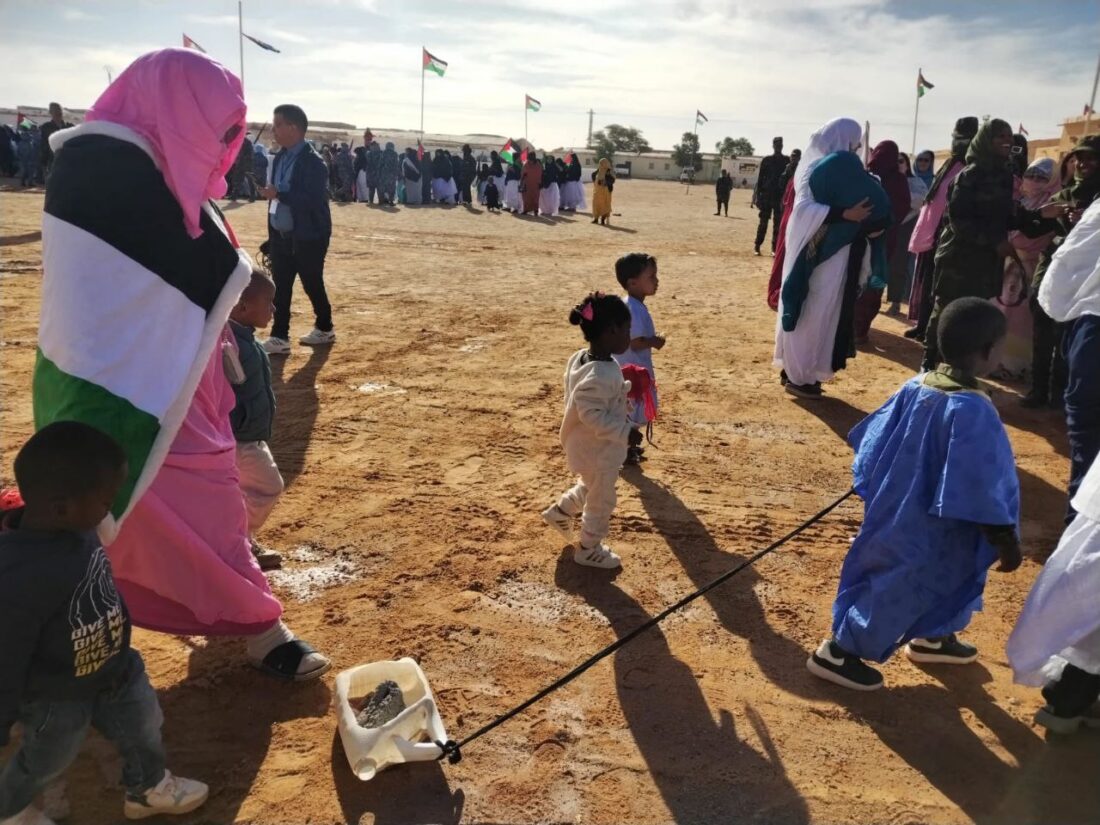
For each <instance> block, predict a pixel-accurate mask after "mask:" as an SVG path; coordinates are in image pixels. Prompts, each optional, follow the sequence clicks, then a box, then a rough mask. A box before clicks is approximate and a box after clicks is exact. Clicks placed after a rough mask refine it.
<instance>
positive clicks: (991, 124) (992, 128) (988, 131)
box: [966, 118, 1012, 171]
mask: <svg viewBox="0 0 1100 825" xmlns="http://www.w3.org/2000/svg"><path fill="white" fill-rule="evenodd" d="M1002 130H1004V131H1006V132H1008V133H1009V134H1012V127H1011V126H1009V125H1008V124H1007V123H1005V122H1004V121H1003V120H998V119H997V118H993V119H992V120H987V121H986V122H985V123H983V124H982V125H981V128H980V129H978V134H976V135H974V139H973V140H972V141H970V148H969V149H967V150H966V163H967V165H971V164H973V165H974V166H977V167H978V168H980V169H985V170H987V171H993V170H997V169H1000V168H1002V167H1004V168H1008V163H1009V160H1008V158H1002V157H1001V156H1000V155H998V154H997V153H996V152H994V151H993V135H995V134H996V133H997V132H999V131H1002Z"/></svg>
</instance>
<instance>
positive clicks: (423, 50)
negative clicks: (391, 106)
mask: <svg viewBox="0 0 1100 825" xmlns="http://www.w3.org/2000/svg"><path fill="white" fill-rule="evenodd" d="M426 51H427V49H425V48H424V47H423V46H421V52H420V139H421V140H423V139H424V52H426Z"/></svg>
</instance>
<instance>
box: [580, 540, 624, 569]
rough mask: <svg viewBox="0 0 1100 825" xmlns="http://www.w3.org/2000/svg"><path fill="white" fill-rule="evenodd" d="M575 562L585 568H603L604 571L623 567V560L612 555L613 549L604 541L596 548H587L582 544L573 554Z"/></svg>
mask: <svg viewBox="0 0 1100 825" xmlns="http://www.w3.org/2000/svg"><path fill="white" fill-rule="evenodd" d="M573 561H575V562H576V563H577V564H583V565H584V566H585V567H601V568H603V569H604V570H614V569H615V568H617V567H622V566H623V562H622V559H620V558H619V557H618V556H617V555H615V554H614V553H612V552H611V548H610V547H608V546H607V545H606V544H604V543H603V542H602V541H601V542H600V543H599V544H597V545H596V546H595V547H585V546H584V545H583V544H582V545H581V546H580V547H578V548H577V549H576V551H575V552H574V553H573Z"/></svg>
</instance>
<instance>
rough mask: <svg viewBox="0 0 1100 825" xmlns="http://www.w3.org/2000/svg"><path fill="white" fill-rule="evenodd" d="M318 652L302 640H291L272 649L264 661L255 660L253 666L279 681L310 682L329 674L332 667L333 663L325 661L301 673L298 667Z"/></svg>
mask: <svg viewBox="0 0 1100 825" xmlns="http://www.w3.org/2000/svg"><path fill="white" fill-rule="evenodd" d="M316 652H317V651H316V650H314V649H313V647H312V646H311V645H310V644H309V643H308V642H303V641H302V640H301V639H291V640H290V641H289V642H283V643H282V644H281V645H279V646H278V647H275V648H272V649H271V651H270V652H269V653H268V654H267V655H266V656H264V658H263V661H259V662H257V661H255V660H253V662H252V665H253V666H254V667H256V668H259V669H260V670H262V671H263V672H264V673H266V674H268V675H269V676H274V677H276V678H278V679H286V680H287V681H291V682H308V681H309V680H311V679H316V678H317V677H318V676H321V675H322V674H325V673H328V671H329V668H331V667H332V662H330V661H329V660H328V659H325V662H324V664H322V665H320V666H319V667H316V668H314V669H313V670H307V671H306V672H305V673H299V672H298V666H299V665H300V664H301V663H302V659H304V658H305V657H306V656H308V655H309V654H310V653H316Z"/></svg>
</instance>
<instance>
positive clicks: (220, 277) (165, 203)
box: [33, 123, 252, 541]
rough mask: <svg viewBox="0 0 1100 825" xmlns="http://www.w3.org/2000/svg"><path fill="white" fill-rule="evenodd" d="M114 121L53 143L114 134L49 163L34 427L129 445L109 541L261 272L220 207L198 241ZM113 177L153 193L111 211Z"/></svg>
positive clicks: (207, 210)
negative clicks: (89, 431)
mask: <svg viewBox="0 0 1100 825" xmlns="http://www.w3.org/2000/svg"><path fill="white" fill-rule="evenodd" d="M109 125H110V124H99V123H84V124H81V125H80V126H77V127H75V128H73V129H69V130H67V131H63V132H60V133H58V134H57V135H56V136H55V138H54V141H53V142H52V145H53V148H54V149H55V150H56V149H59V148H60V146H61V144H62V143H67V142H68V141H70V140H72V139H73V138H75V137H79V136H82V135H109V136H110V137H113V138H118V139H115V140H101V141H91V142H87V143H86V142H83V141H78V142H77V143H78V145H76V146H71V148H69V149H65V150H64V151H59V152H58V153H57V156H56V160H55V161H54V166H53V169H52V171H51V172H50V177H51V180H52V181H55V182H56V187H54V188H51V190H50V195H49V197H48V198H47V199H46V205H45V212H44V213H43V215H42V270H43V278H42V295H41V307H42V311H41V318H40V321H39V327H38V352H37V359H36V363H35V368H34V382H33V394H34V423H35V428H36V429H41V428H42V427H45V426H46V425H47V424H51V423H53V422H54V421H81V422H83V423H85V424H88V425H90V426H93V427H95V428H96V429H98V430H101V431H103V432H104V433H107V434H108V435H110V436H112V437H113V438H114V439H115V440H116V441H117V442H118V443H119V444H120V445H121V446H122V448H123V449H124V450H125V452H126V457H127V460H128V463H129V474H128V476H127V478H126V481H125V483H124V485H123V487H122V490H121V491H120V492H119V494H118V497H117V498H116V499H115V500H114V502H113V504H112V507H111V515H110V516H108V518H107V519H106V520H105V522H104V524H103V525H101V527H100V533H101V535H102V538H103V539H104V540H105V541H111V540H112V539H113V538H114V537H115V535H116V533H117V530H118V527H119V524H120V523H121V522H122V520H123V519H124V518H125V517H126V515H127V514H128V513H129V512H131V511H132V509H133V507H134V505H135V504H137V502H138V501H139V500H140V499H141V497H142V495H143V494H144V493H145V492H146V491H147V490H148V489H149V486H150V485H151V484H152V482H153V479H154V478H155V476H156V475H157V472H158V471H159V470H160V468H161V466H162V465H163V464H164V460H165V458H166V457H167V456H168V451H169V448H170V447H171V445H172V442H173V441H174V440H175V437H176V435H177V433H178V432H179V429H180V426H181V424H182V423H183V420H184V417H185V416H186V414H187V410H188V408H189V407H190V406H191V402H192V399H193V397H194V394H195V389H196V388H197V387H198V385H199V382H200V380H201V379H202V377H203V374H204V373H205V372H206V370H207V368H208V366H209V365H210V364H211V363H212V356H214V354H215V353H217V352H218V348H219V346H220V344H221V341H222V335H223V330H224V328H225V324H226V320H227V319H228V318H229V312H230V310H231V309H232V308H233V305H234V304H235V303H236V302H237V297H238V296H239V295H240V294H241V290H242V289H244V287H245V286H247V284H248V280H249V278H250V276H251V271H252V267H251V264H250V262H249V260H248V256H247V255H245V254H244V253H242V252H241V251H240V250H239V249H237V245H236V243H235V242H234V241H233V240H232V233H231V232H230V231H229V230H228V227H226V228H225V229H223V228H222V227H223V226H224V223H223V222H222V220H221V217H220V215H219V214H218V213H217V211H216V210H215V209H214V207H213V206H211V205H209V204H208V205H207V206H205V207H204V213H203V214H201V215H200V226H201V229H202V230H203V235H202V237H201V240H194V239H192V238H191V237H190V235H189V234H188V232H187V229H186V227H185V226H184V224H183V219H182V216H181V212H180V207H179V204H178V202H177V201H176V199H175V197H174V196H173V195H172V193H171V192H170V191H169V189H168V188H167V187H166V186H165V184H164V181H163V180H162V179H161V176H160V173H159V172H157V169H156V166H155V161H154V160H153V158H152V157H151V156H149V154H148V150H147V149H145V148H143V146H144V142H139V141H140V138H138V136H137V135H133V134H132V133H130V134H131V136H130V137H127V136H125V135H122V136H120V135H119V134H117V132H118V130H120V129H121V130H122V131H123V132H127V130H125V129H122V127H114V129H115V131H114V132H111V131H108V129H107V126H109ZM80 144H82V145H80ZM116 186H117V187H122V189H123V190H130V191H142V192H145V193H146V196H145V197H143V198H140V199H138V200H136V201H133V202H132V203H129V204H128V203H127V202H125V201H123V202H118V203H116V204H115V206H116V208H115V209H114V211H113V217H112V219H111V220H106V219H105V215H104V213H103V212H102V210H101V209H100V206H99V204H100V202H101V199H102V197H103V193H104V192H106V191H114V189H113V187H116ZM163 216H168V217H163ZM173 216H174V217H173Z"/></svg>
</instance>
